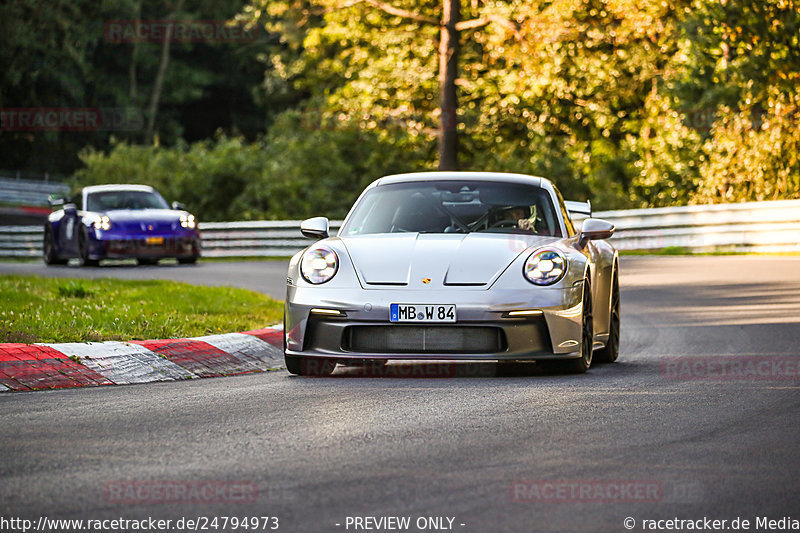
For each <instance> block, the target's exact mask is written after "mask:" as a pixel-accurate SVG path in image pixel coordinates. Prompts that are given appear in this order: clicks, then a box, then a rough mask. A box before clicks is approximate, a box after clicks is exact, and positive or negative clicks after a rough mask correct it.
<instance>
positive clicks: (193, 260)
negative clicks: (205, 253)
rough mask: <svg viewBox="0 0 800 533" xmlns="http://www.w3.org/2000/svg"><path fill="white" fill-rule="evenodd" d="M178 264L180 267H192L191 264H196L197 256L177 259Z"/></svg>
mask: <svg viewBox="0 0 800 533" xmlns="http://www.w3.org/2000/svg"><path fill="white" fill-rule="evenodd" d="M178 263H180V264H182V265H193V264H195V263H197V256H196V255H193V256H191V257H179V258H178Z"/></svg>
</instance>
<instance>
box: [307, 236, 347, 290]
mask: <svg viewBox="0 0 800 533" xmlns="http://www.w3.org/2000/svg"><path fill="white" fill-rule="evenodd" d="M338 269H339V258H338V257H336V252H334V251H333V250H331V249H330V248H327V247H325V246H318V247H316V248H312V249H310V250H308V251H307V252H306V253H304V254H303V259H301V260H300V274H302V275H303V278H304V279H305V280H306V281H307V282H309V283H313V284H314V285H318V284H320V283H325V282H326V281H329V280H330V279H331V278H332V277H333V276H335V275H336V271H337V270H338Z"/></svg>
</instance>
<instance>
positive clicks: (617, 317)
mask: <svg viewBox="0 0 800 533" xmlns="http://www.w3.org/2000/svg"><path fill="white" fill-rule="evenodd" d="M617 270H618V267H615V268H614V280H613V281H612V282H611V314H610V315H609V323H608V341H607V342H606V345H605V347H603V349H601V350H597V353H595V354H594V360H595V361H596V362H598V363H613V362H614V361H616V360H617V357H619V330H620V324H621V323H622V321H621V316H622V315H621V311H622V304H621V302H620V300H621V298H620V292H619V274H618V273H617Z"/></svg>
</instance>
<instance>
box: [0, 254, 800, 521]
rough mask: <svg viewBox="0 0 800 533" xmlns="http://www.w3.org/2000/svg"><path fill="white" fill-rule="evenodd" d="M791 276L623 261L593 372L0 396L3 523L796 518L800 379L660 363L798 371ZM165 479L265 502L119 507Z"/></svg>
mask: <svg viewBox="0 0 800 533" xmlns="http://www.w3.org/2000/svg"><path fill="white" fill-rule="evenodd" d="M220 265H221V266H224V267H226V268H234V267H233V266H232V265H230V264H220ZM240 267H241V268H242V269H244V270H247V269H253V270H254V271H256V270H257V269H258V268H260V267H259V265H258V264H257V263H247V264H243V265H237V266H236V268H240ZM204 268H205V265H203V266H200V267H199V268H198V269H197V270H198V271H199V270H202V269H204ZM101 270H102V269H101ZM133 270H136V271H137V273H138V272H139V271H141V272H143V273H144V272H145V271H146V270H147V269H142V270H140V269H133ZM798 272H800V258H796V257H674V258H623V262H622V273H623V276H622V287H623V327H624V330H623V344H622V356H621V358H620V361H619V362H617V363H615V364H613V365H604V366H599V367H596V368H593V369H592V370H590V372H589V373H588V374H585V375H582V376H561V375H548V374H541V373H538V372H535V371H533V372H530V373H529V374H528V375H513V376H510V377H462V378H445V379H420V378H405V379H403V378H372V377H369V378H365V377H346V376H348V375H351V374H353V372H352V371H348V370H342V369H339V370H337V375H338V376H339V377H333V378H328V379H309V378H297V377H290V376H289V375H288V374H287V373H285V372H276V373H269V374H253V375H246V376H239V377H234V378H221V379H212V380H203V381H199V382H198V381H194V382H193V381H188V382H175V383H156V384H148V385H138V386H122V387H103V388H91V389H72V390H57V391H47V392H33V393H12V394H3V395H0V413H2V414H0V457H2V461H0V516H4V517H9V516H23V517H30V518H38V517H39V516H40V515H47V516H49V517H51V518H52V517H62V518H84V519H87V518H92V519H101V518H118V517H124V518H144V517H147V516H153V517H160V518H172V519H177V518H180V517H182V516H186V517H196V516H198V515H200V516H209V517H211V516H231V515H235V516H239V517H243V516H263V515H273V516H275V515H276V516H278V517H280V529H279V531H297V532H316V531H320V532H322V531H354V529H353V528H352V526H351V527H350V529H346V528H345V524H346V522H345V520H346V517H348V516H358V515H361V516H363V515H371V516H397V515H400V516H411V517H412V526H413V524H414V522H413V521H414V520H415V519H416V518H417V517H419V516H450V517H455V521H454V530H455V531H464V532H503V531H513V532H517V531H519V532H523V531H525V532H529V531H537V532H538V531H548V532H557V531H626V529H625V528H624V527H623V520H624V519H625V518H626V517H632V518H634V519H635V520H636V524H635V528H634V529H633V530H634V531H642V527H641V520H642V519H668V518H676V517H677V518H682V519H702V518H703V517H708V518H711V519H715V518H716V519H727V520H729V521H730V520H733V519H735V518H737V517H741V518H744V519H748V520H750V521H751V527H750V529H749V530H751V531H755V524H754V521H755V519H756V517H761V516H766V517H769V518H774V519H780V518H782V517H784V516H792V512H794V513H795V515H794V518H795V519H796V518H800V517H798V516H797V509H798V505H797V502H798V500H800V481H798V480H800V454H798V451H797V442H798V437H800V431H798V422H797V421H798V411H800V380H798V378H797V377H794V378H793V379H788V380H787V379H784V380H756V381H752V380H745V379H718V380H707V379H699V380H681V379H675V378H672V377H669V376H668V375H666V374H665V372H664V370H663V366H662V363H663V361H664V360H663V357H665V356H669V357H674V356H678V357H681V358H696V357H702V356H720V355H736V356H737V357H740V358H741V360H742V361H745V360H747V358H749V357H752V356H754V355H759V356H772V357H780V358H782V359H784V360H788V361H790V362H791V361H794V363H797V361H798V358H799V357H800V356H798V352H797V343H798V339H800V275H798ZM106 273H107V271H103V274H106ZM251 275H253V276H255V275H256V274H255V273H253V274H251ZM687 360H688V359H687ZM413 368H414V365H413V364H411V365H410V366H408V364H406V366H405V369H406V370H407V371H408V370H409V369H411V370H413ZM795 368H796V367H795ZM493 371H494V365H489V364H486V365H471V366H470V372H473V373H475V374H482V373H488V374H490V373H493ZM163 480H170V481H185V480H189V481H198V480H209V481H241V482H244V483H253V484H255V486H257V488H258V496H257V498H256V500H255V501H254V502H252V503H241V504H239V503H237V504H231V503H229V504H213V503H212V504H207V503H205V504H198V503H192V502H182V503H158V502H156V503H143V502H140V503H119V502H118V501H115V500H113V498H112V499H109V498H108V493H107V492H106V487H107V484H108V483H115V482H123V483H124V482H128V481H163ZM518 480H536V481H539V482H547V481H558V480H570V481H586V482H590V483H591V482H598V483H601V484H602V483H605V484H608V483H609V482H614V481H626V480H638V481H645V482H648V483H656V484H658V486H660V487H661V490H662V492H661V493H660V494H659V496H658V498H657V500H658V501H652V502H641V501H628V502H608V501H607V502H585V501H584V502H579V501H569V498H567V499H566V500H562V501H559V502H557V503H554V502H545V501H538V502H534V503H531V502H524V503H520V502H514V501H512V491H511V486H512V483H513V482H515V481H518ZM729 523H730V522H729ZM336 524H341V526H337V525H336ZM460 524H465V525H464V526H461V525H460ZM361 531H363V530H361ZM409 531H418V530H417V529H416V528H414V527H412V528H411V529H409Z"/></svg>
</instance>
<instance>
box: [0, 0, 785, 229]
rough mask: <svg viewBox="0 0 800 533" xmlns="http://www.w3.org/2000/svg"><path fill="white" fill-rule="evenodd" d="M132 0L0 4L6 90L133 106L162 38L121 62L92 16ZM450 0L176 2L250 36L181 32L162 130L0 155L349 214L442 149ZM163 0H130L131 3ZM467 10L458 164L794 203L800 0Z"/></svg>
mask: <svg viewBox="0 0 800 533" xmlns="http://www.w3.org/2000/svg"><path fill="white" fill-rule="evenodd" d="M137 1H138V0H115V1H113V2H101V3H99V4H98V3H91V2H88V3H87V2H81V1H79V2H77V3H73V4H70V5H66V4H63V3H59V4H58V8H57V9H51V10H47V9H43V8H42V5H40V4H41V2H42V0H12V1H11V2H10V3H8V5H4V6H3V7H1V8H0V15H4V16H2V17H0V29H4V30H6V31H5V32H0V43H2V44H3V45H4V46H2V47H0V59H2V60H3V62H4V63H6V64H7V65H8V68H6V69H5V70H4V71H3V73H2V76H4V78H3V85H2V87H0V104H3V105H9V104H8V102H9V101H10V102H11V103H12V104H13V103H15V102H21V101H25V102H31V105H45V104H48V105H53V102H62V103H63V105H78V104H79V103H81V102H83V103H84V105H85V106H89V105H100V103H102V105H109V106H111V105H123V104H124V105H132V106H134V107H136V108H142V107H143V106H145V104H146V101H147V97H148V95H149V94H150V93H149V91H150V87H151V85H152V79H153V78H154V74H155V72H156V71H157V68H158V64H159V52H160V47H159V45H158V44H157V43H154V44H143V45H142V46H140V47H139V49H138V52H137V54H138V55H137V56H136V60H135V61H133V59H132V58H133V49H132V48H133V47H131V46H129V45H124V46H122V47H120V46H119V45H114V46H111V45H109V44H108V43H104V42H102V39H101V37H100V34H99V33H98V32H99V30H98V28H99V26H98V25H97V24H94V25H92V24H91V23H90V20H94V21H97V20H100V19H130V18H132V16H133V15H132V13H133V12H134V11H135V6H136V5H137ZM442 1H443V0H421V1H416V0H415V1H412V0H392V1H391V2H366V1H364V2H353V1H350V0H239V1H237V2H233V3H232V4H230V5H228V4H226V3H215V2H211V1H210V0H186V2H185V4H184V7H183V10H182V12H181V16H182V17H184V18H194V19H198V20H200V19H203V18H207V19H214V18H225V17H231V16H234V14H235V13H237V12H238V15H236V19H237V20H238V21H239V22H242V23H246V24H250V25H253V26H257V27H259V28H261V29H263V30H264V31H263V35H264V39H263V40H261V41H259V42H257V43H252V45H250V44H248V45H246V46H238V47H237V46H234V45H232V44H225V43H222V44H209V43H176V45H175V46H174V47H173V57H172V61H171V63H170V65H171V66H170V69H169V71H168V74H167V77H166V79H165V86H164V95H163V99H162V100H163V101H162V109H161V110H160V112H159V117H160V118H159V120H158V124H157V129H158V133H159V135H158V138H159V140H160V142H156V146H139V145H137V144H136V143H137V142H141V139H140V138H139V137H137V135H136V134H132V135H127V136H124V139H123V140H122V141H118V142H113V143H109V142H108V139H107V138H104V139H100V140H98V137H97V136H94V137H86V136H85V137H83V138H82V139H79V138H76V137H75V136H68V137H67V136H64V135H59V134H55V133H48V134H39V133H34V134H31V135H28V134H25V135H22V134H16V133H15V134H13V135H5V134H4V136H3V138H2V139H0V141H2V142H3V143H7V144H4V145H2V146H0V153H3V154H4V155H7V156H8V157H7V160H9V161H15V160H17V159H19V158H23V159H24V158H27V159H35V160H36V161H37V162H38V161H47V160H48V159H47V157H45V156H44V155H43V154H45V153H49V152H48V147H49V146H51V144H52V143H55V144H57V145H59V146H60V147H61V148H64V147H67V149H73V150H75V151H77V149H78V147H80V146H84V145H92V146H95V147H96V149H92V148H85V149H84V150H83V151H82V152H81V162H82V163H83V164H84V165H85V168H84V169H82V170H81V171H79V172H78V173H77V174H76V176H75V184H76V185H86V184H93V183H108V182H139V183H149V184H152V185H154V186H156V187H157V188H158V189H159V190H160V191H161V192H162V193H163V194H164V195H165V196H167V197H168V198H169V199H170V200H180V201H183V202H184V203H186V204H187V205H188V206H189V207H190V209H192V210H194V211H196V212H197V213H198V215H199V216H200V217H201V219H202V220H223V219H226V220H235V219H259V218H268V219H279V218H302V217H305V216H311V215H318V214H322V215H328V216H330V217H336V218H338V217H341V216H343V215H344V214H345V212H346V210H347V209H348V207H349V206H350V204H351V203H352V201H353V200H354V199H355V197H356V195H357V194H358V193H359V192H360V190H361V189H362V188H363V187H364V186H365V185H366V184H367V183H369V182H370V181H372V180H373V179H375V178H377V177H379V176H381V175H384V174H389V173H394V172H405V171H414V170H425V169H431V168H435V167H436V165H437V149H436V148H437V146H436V144H437V134H438V131H437V128H438V125H439V122H440V118H441V117H440V110H439V101H438V99H439V84H438V79H437V72H438V68H439V65H438V62H439V58H438V38H439V26H438V25H437V24H435V23H434V24H432V23H431V21H433V22H435V21H437V20H439V19H440V17H441V16H442ZM388 4H390V5H391V6H392V8H393V9H395V10H400V11H392V10H389V11H392V12H387V10H386V9H385V6H386V5H388ZM172 5H173V2H170V1H169V0H142V17H143V18H155V19H157V18H159V17H163V16H164V14H165V13H167V12H169V10H170V9H171V6H172ZM382 6H383V7H382ZM409 13H412V14H415V16H408V15H409ZM461 13H462V17H461V18H462V21H464V23H465V24H467V27H466V28H464V29H463V31H462V32H461V46H460V55H459V71H460V74H459V79H458V80H457V87H458V91H459V102H460V107H459V110H458V122H459V124H458V131H459V134H460V147H461V153H460V162H461V166H462V168H463V169H464V170H494V171H513V172H523V173H531V174H536V175H542V176H546V177H548V178H551V179H552V180H553V181H555V182H556V184H557V185H558V186H559V188H560V189H561V190H562V191H563V193H564V195H565V196H566V197H569V198H574V199H586V198H591V200H592V202H593V204H594V205H595V208H596V209H610V208H624V207H647V206H667V205H682V204H686V203H693V202H694V203H706V202H731V201H745V200H759V199H774V198H796V197H800V160H798V158H799V157H800V156H798V154H800V133H799V132H800V128H798V119H800V9H798V6H797V5H796V0H736V1H733V0H728V1H721V0H674V1H672V2H664V1H663V0H532V1H531V0H498V1H491V2H489V1H485V0H470V1H467V0H462V1H461ZM84 14H85V15H86V16H85V17H83V15H84ZM14 17H22V18H23V19H24V21H23V22H22V23H21V24H19V25H14V24H11V23H9V20H11V19H12V18H14ZM40 27H41V28H46V29H48V31H47V32H46V36H45V37H44V38H41V39H40V38H38V37H36V35H37V28H40ZM15 47H16V48H15ZM132 64H133V65H134V66H135V67H136V69H137V72H138V78H139V79H140V84H139V87H138V93H137V92H136V91H133V93H132V92H131V86H130V79H129V72H130V71H129V68H130V67H131V66H132ZM31 65H32V66H31ZM40 67H41V68H40ZM225 117H227V118H225ZM220 125H222V126H220ZM220 127H221V128H222V130H221V131H219V128H220ZM182 139H186V140H185V141H184V140H182ZM48 143H51V144H48ZM81 143H82V144H81ZM32 146H33V147H36V149H35V150H33V151H31V150H30V149H31V147H32ZM20 154H21V155H20ZM36 155H38V156H40V157H35V156H36ZM37 164H38V163H37Z"/></svg>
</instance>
